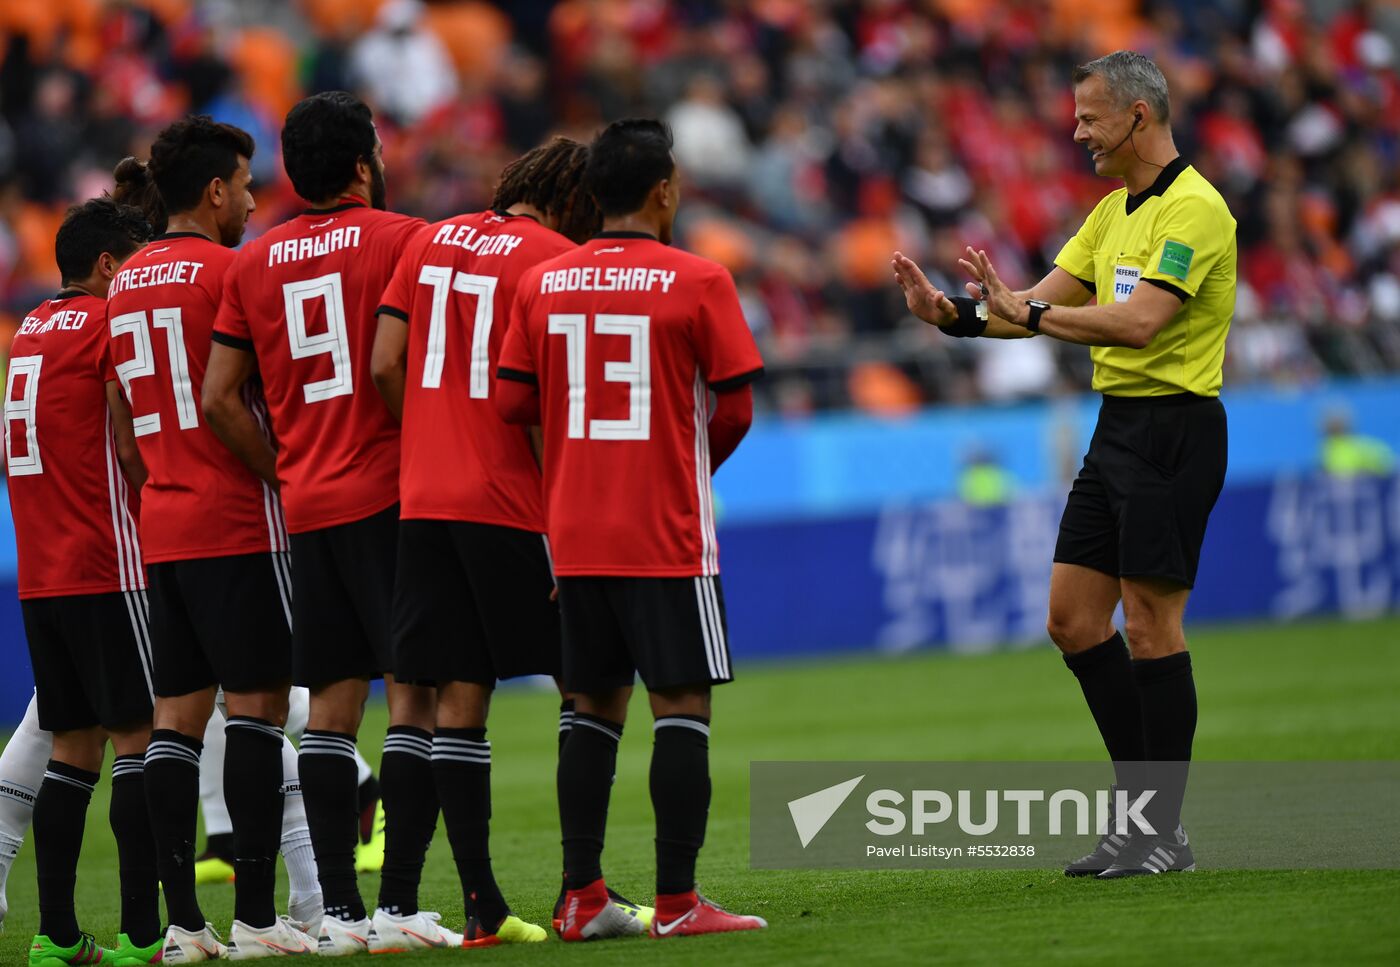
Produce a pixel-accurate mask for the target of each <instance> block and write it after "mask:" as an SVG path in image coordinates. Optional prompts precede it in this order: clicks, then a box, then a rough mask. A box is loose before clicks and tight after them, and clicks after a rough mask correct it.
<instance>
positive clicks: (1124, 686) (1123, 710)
mask: <svg viewBox="0 0 1400 967" xmlns="http://www.w3.org/2000/svg"><path fill="white" fill-rule="evenodd" d="M1064 659H1065V664H1066V665H1067V666H1069V670H1070V671H1072V672H1074V677H1075V678H1077V679H1079V688H1080V690H1082V691H1083V692H1084V701H1086V702H1088V703H1089V711H1090V712H1091V713H1092V714H1093V716H1094V722H1095V724H1097V725H1098V727H1099V734H1100V735H1101V736H1103V744H1104V746H1105V747H1106V748H1107V749H1108V757H1109V758H1110V759H1112V760H1113V761H1114V763H1115V764H1116V763H1120V762H1137V761H1140V760H1142V759H1145V758H1146V757H1147V756H1146V753H1145V751H1144V746H1143V735H1142V732H1143V721H1142V707H1141V705H1140V704H1139V702H1138V689H1137V685H1136V683H1135V682H1134V680H1133V661H1132V658H1131V657H1129V655H1128V646H1127V645H1126V644H1125V643H1124V641H1123V636H1122V635H1121V634H1119V633H1117V632H1114V633H1113V637H1112V638H1110V639H1108V640H1107V641H1105V642H1102V643H1100V644H1097V645H1095V646H1094V647H1092V648H1088V649H1086V650H1084V651H1080V652H1075V653H1074V654H1067V655H1065V656H1064ZM1118 784H1119V785H1120V786H1122V787H1125V788H1128V787H1131V786H1132V784H1133V783H1132V781H1130V780H1129V779H1128V777H1127V776H1124V775H1123V774H1122V769H1121V767H1120V768H1119V769H1118Z"/></svg>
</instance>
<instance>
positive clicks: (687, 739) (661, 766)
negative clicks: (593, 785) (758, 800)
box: [651, 715, 710, 896]
mask: <svg viewBox="0 0 1400 967" xmlns="http://www.w3.org/2000/svg"><path fill="white" fill-rule="evenodd" d="M655 732H656V740H655V744H654V745H653V746H652V750H651V805H652V809H654V810H655V811H656V894H657V896H663V895H668V894H673V893H689V892H690V891H691V890H693V889H695V858H696V857H697V856H698V855H699V854H700V847H701V845H703V844H704V842H705V822H706V820H707V819H708V818H709V814H710V723H709V722H708V721H707V720H706V719H703V718H700V717H699V716H696V715H666V716H663V717H661V718H659V719H657V720H656V725H655Z"/></svg>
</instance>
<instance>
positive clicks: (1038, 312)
mask: <svg viewBox="0 0 1400 967" xmlns="http://www.w3.org/2000/svg"><path fill="white" fill-rule="evenodd" d="M1026 305H1028V306H1030V307H1031V316H1030V318H1029V319H1027V320H1026V328H1027V329H1029V330H1030V331H1031V332H1040V317H1041V316H1042V315H1044V314H1045V310H1046V309H1049V308H1050V303H1048V302H1042V301H1041V300H1040V299H1027V300H1026Z"/></svg>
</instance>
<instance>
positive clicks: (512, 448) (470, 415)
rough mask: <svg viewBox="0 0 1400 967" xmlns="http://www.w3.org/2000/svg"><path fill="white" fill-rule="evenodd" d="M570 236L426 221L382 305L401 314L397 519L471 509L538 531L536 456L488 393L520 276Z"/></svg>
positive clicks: (501, 225) (474, 222)
mask: <svg viewBox="0 0 1400 967" xmlns="http://www.w3.org/2000/svg"><path fill="white" fill-rule="evenodd" d="M573 247H574V243H573V242H571V241H569V240H568V239H567V238H565V237H564V236H562V235H560V234H558V233H557V232H553V231H550V230H549V229H547V228H545V227H544V226H543V225H541V224H540V223H539V222H537V221H535V220H534V219H533V218H529V217H526V216H523V215H506V214H498V213H496V212H489V211H488V212H479V213H477V214H473V215H463V216H460V217H458V218H449V219H447V220H446V221H442V222H439V223H437V224H436V225H429V226H428V227H427V228H425V229H423V230H422V231H421V232H419V234H418V235H417V237H415V238H414V240H413V242H412V243H410V245H409V249H408V252H407V253H406V254H405V255H404V257H403V259H402V260H400V262H399V267H398V269H397V270H396V271H395V272H394V279H393V281H392V282H390V283H389V288H388V289H387V290H386V291H385V293H384V297H383V299H382V300H381V301H382V303H383V304H382V305H381V306H380V307H379V311H380V312H384V313H388V314H390V315H393V316H397V317H399V318H400V319H403V320H404V321H405V322H407V324H408V372H407V385H406V386H405V388H404V401H403V466H402V468H401V470H400V474H399V492H400V494H401V496H402V502H403V514H402V516H403V517H404V519H405V520H410V519H414V518H427V519H435V520H469V521H475V522H477V523H481V524H500V525H503V526H506V527H518V528H520V529H522V530H528V531H535V532H537V533H543V531H544V501H543V493H542V486H543V485H542V483H541V480H540V469H539V465H538V464H536V463H535V456H534V453H533V452H531V449H530V440H529V436H528V434H527V431H526V430H525V429H524V428H523V427H519V426H511V425H509V424H507V423H505V422H504V421H502V419H501V418H500V416H499V415H498V414H497V413H496V407H495V405H494V403H492V401H491V396H492V395H493V385H492V384H493V382H494V379H495V375H494V373H495V368H496V361H497V360H498V359H499V357H500V355H501V343H502V341H503V340H504V339H505V331H506V322H507V321H508V320H507V313H508V312H509V311H510V306H511V303H512V302H513V300H514V299H515V290H516V286H517V284H518V283H519V281H520V276H521V275H522V274H523V273H524V272H525V271H526V270H527V269H529V268H530V267H531V266H533V265H536V264H538V263H540V262H543V261H544V260H546V259H549V258H553V257H554V256H556V255H559V254H560V253H562V252H567V251H568V250H570V249H572V248H573Z"/></svg>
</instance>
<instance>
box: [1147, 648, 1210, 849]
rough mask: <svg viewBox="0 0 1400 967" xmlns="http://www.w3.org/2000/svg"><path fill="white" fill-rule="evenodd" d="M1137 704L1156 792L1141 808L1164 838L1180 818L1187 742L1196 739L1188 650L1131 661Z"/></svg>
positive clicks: (1188, 752)
mask: <svg viewBox="0 0 1400 967" xmlns="http://www.w3.org/2000/svg"><path fill="white" fill-rule="evenodd" d="M1133 678H1134V679H1135V680H1136V681H1137V688H1138V696H1139V698H1140V700H1141V702H1142V728H1143V734H1144V737H1145V742H1146V745H1147V755H1146V756H1145V758H1146V759H1148V760H1150V761H1151V763H1152V764H1151V765H1150V766H1149V767H1148V769H1149V771H1150V774H1151V782H1152V785H1153V786H1154V787H1155V788H1157V789H1160V790H1161V792H1160V793H1159V794H1158V796H1157V798H1156V800H1155V801H1153V802H1149V803H1148V804H1147V808H1146V810H1145V812H1146V814H1147V817H1148V819H1149V820H1150V821H1151V823H1152V825H1153V827H1154V828H1156V830H1157V832H1158V834H1159V835H1162V836H1167V837H1170V836H1171V835H1172V834H1173V833H1174V832H1175V831H1176V827H1177V824H1178V823H1180V822H1181V802H1182V799H1183V798H1184V797H1185V795H1186V776H1187V772H1188V771H1189V763H1190V760H1191V745H1192V743H1193V741H1194V740H1195V737H1196V679H1195V677H1194V676H1193V675H1192V673H1191V653H1190V652H1186V651H1179V652H1177V653H1176V654H1174V655H1167V656H1165V657H1163V658H1149V659H1144V660H1141V661H1135V662H1133Z"/></svg>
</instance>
